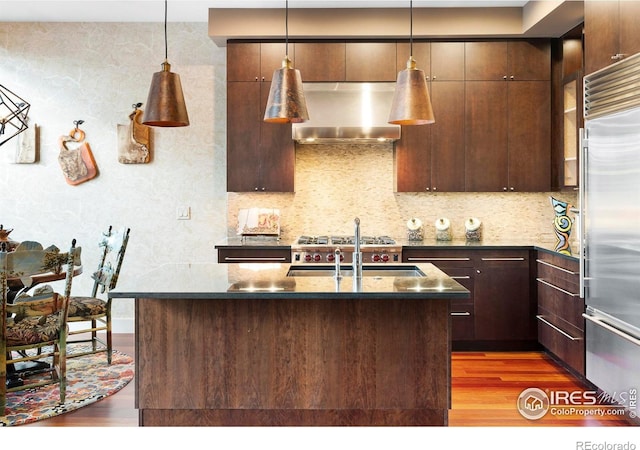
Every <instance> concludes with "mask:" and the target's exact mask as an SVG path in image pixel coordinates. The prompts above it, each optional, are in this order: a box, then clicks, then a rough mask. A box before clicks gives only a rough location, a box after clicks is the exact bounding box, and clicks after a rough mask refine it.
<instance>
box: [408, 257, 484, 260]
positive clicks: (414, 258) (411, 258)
mask: <svg viewBox="0 0 640 450" xmlns="http://www.w3.org/2000/svg"><path fill="white" fill-rule="evenodd" d="M407 261H471V258H421V257H408V258H407Z"/></svg>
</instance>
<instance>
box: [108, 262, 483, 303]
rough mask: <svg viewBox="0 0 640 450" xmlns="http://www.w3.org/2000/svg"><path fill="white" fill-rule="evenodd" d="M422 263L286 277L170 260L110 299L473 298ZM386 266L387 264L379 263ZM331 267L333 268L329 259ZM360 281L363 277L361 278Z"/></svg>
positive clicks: (275, 267)
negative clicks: (373, 272) (412, 270)
mask: <svg viewBox="0 0 640 450" xmlns="http://www.w3.org/2000/svg"><path fill="white" fill-rule="evenodd" d="M393 265H394V266H407V267H414V266H415V267H417V268H418V269H419V270H420V271H422V272H423V273H424V276H421V277H407V276H383V277H378V276H366V275H365V276H363V277H362V278H361V279H360V280H355V281H354V279H353V277H351V276H343V277H342V278H341V279H340V280H336V278H335V277H333V276H325V277H320V276H301V277H299V276H294V277H291V276H287V272H288V270H289V267H290V264H288V263H286V264H279V263H278V264H215V263H195V264H194V263H191V264H186V263H185V264H166V265H162V266H160V267H158V268H156V269H153V270H150V271H149V272H147V273H145V274H141V275H140V276H137V277H133V278H132V277H128V278H127V279H126V280H124V279H123V280H122V282H121V283H120V284H119V285H118V287H117V288H116V289H114V290H112V291H110V292H109V297H110V298H149V297H151V298H181V299H227V298H236V297H237V298H247V299H251V298H264V299H267V298H283V297H286V298H296V299H309V298H313V299H318V298H332V299H334V298H344V299H346V298H398V297H399V296H400V297H403V298H434V299H435V298H448V299H456V298H461V299H465V298H469V295H470V293H469V291H468V290H467V289H466V288H465V287H463V286H462V285H461V284H459V283H458V282H457V281H455V280H454V279H452V278H451V277H449V276H448V275H446V274H445V273H444V272H442V271H441V270H440V269H438V268H437V267H435V266H434V265H433V264H428V263H427V264H393ZM378 266H379V267H384V265H383V264H381V265H377V267H378ZM327 267H333V265H332V264H328V265H327ZM358 281H359V282H358Z"/></svg>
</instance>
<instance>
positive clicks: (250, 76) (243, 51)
mask: <svg viewBox="0 0 640 450" xmlns="http://www.w3.org/2000/svg"><path fill="white" fill-rule="evenodd" d="M259 78H260V44H259V43H251V44H247V43H239V42H229V43H228V44H227V81H258V80H259Z"/></svg>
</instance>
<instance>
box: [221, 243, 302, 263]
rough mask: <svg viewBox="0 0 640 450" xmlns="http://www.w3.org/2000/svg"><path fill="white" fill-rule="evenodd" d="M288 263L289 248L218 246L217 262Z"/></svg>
mask: <svg viewBox="0 0 640 450" xmlns="http://www.w3.org/2000/svg"><path fill="white" fill-rule="evenodd" d="M254 262H262V263H290V262H291V249H290V248H273V249H264V248H263V249H255V248H249V247H247V248H241V249H238V248H219V249H218V263H221V264H230V263H254Z"/></svg>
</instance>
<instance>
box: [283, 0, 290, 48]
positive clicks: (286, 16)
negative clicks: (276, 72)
mask: <svg viewBox="0 0 640 450" xmlns="http://www.w3.org/2000/svg"><path fill="white" fill-rule="evenodd" d="M284 45H285V49H284V52H285V55H287V56H289V0H286V2H285V10H284Z"/></svg>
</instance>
